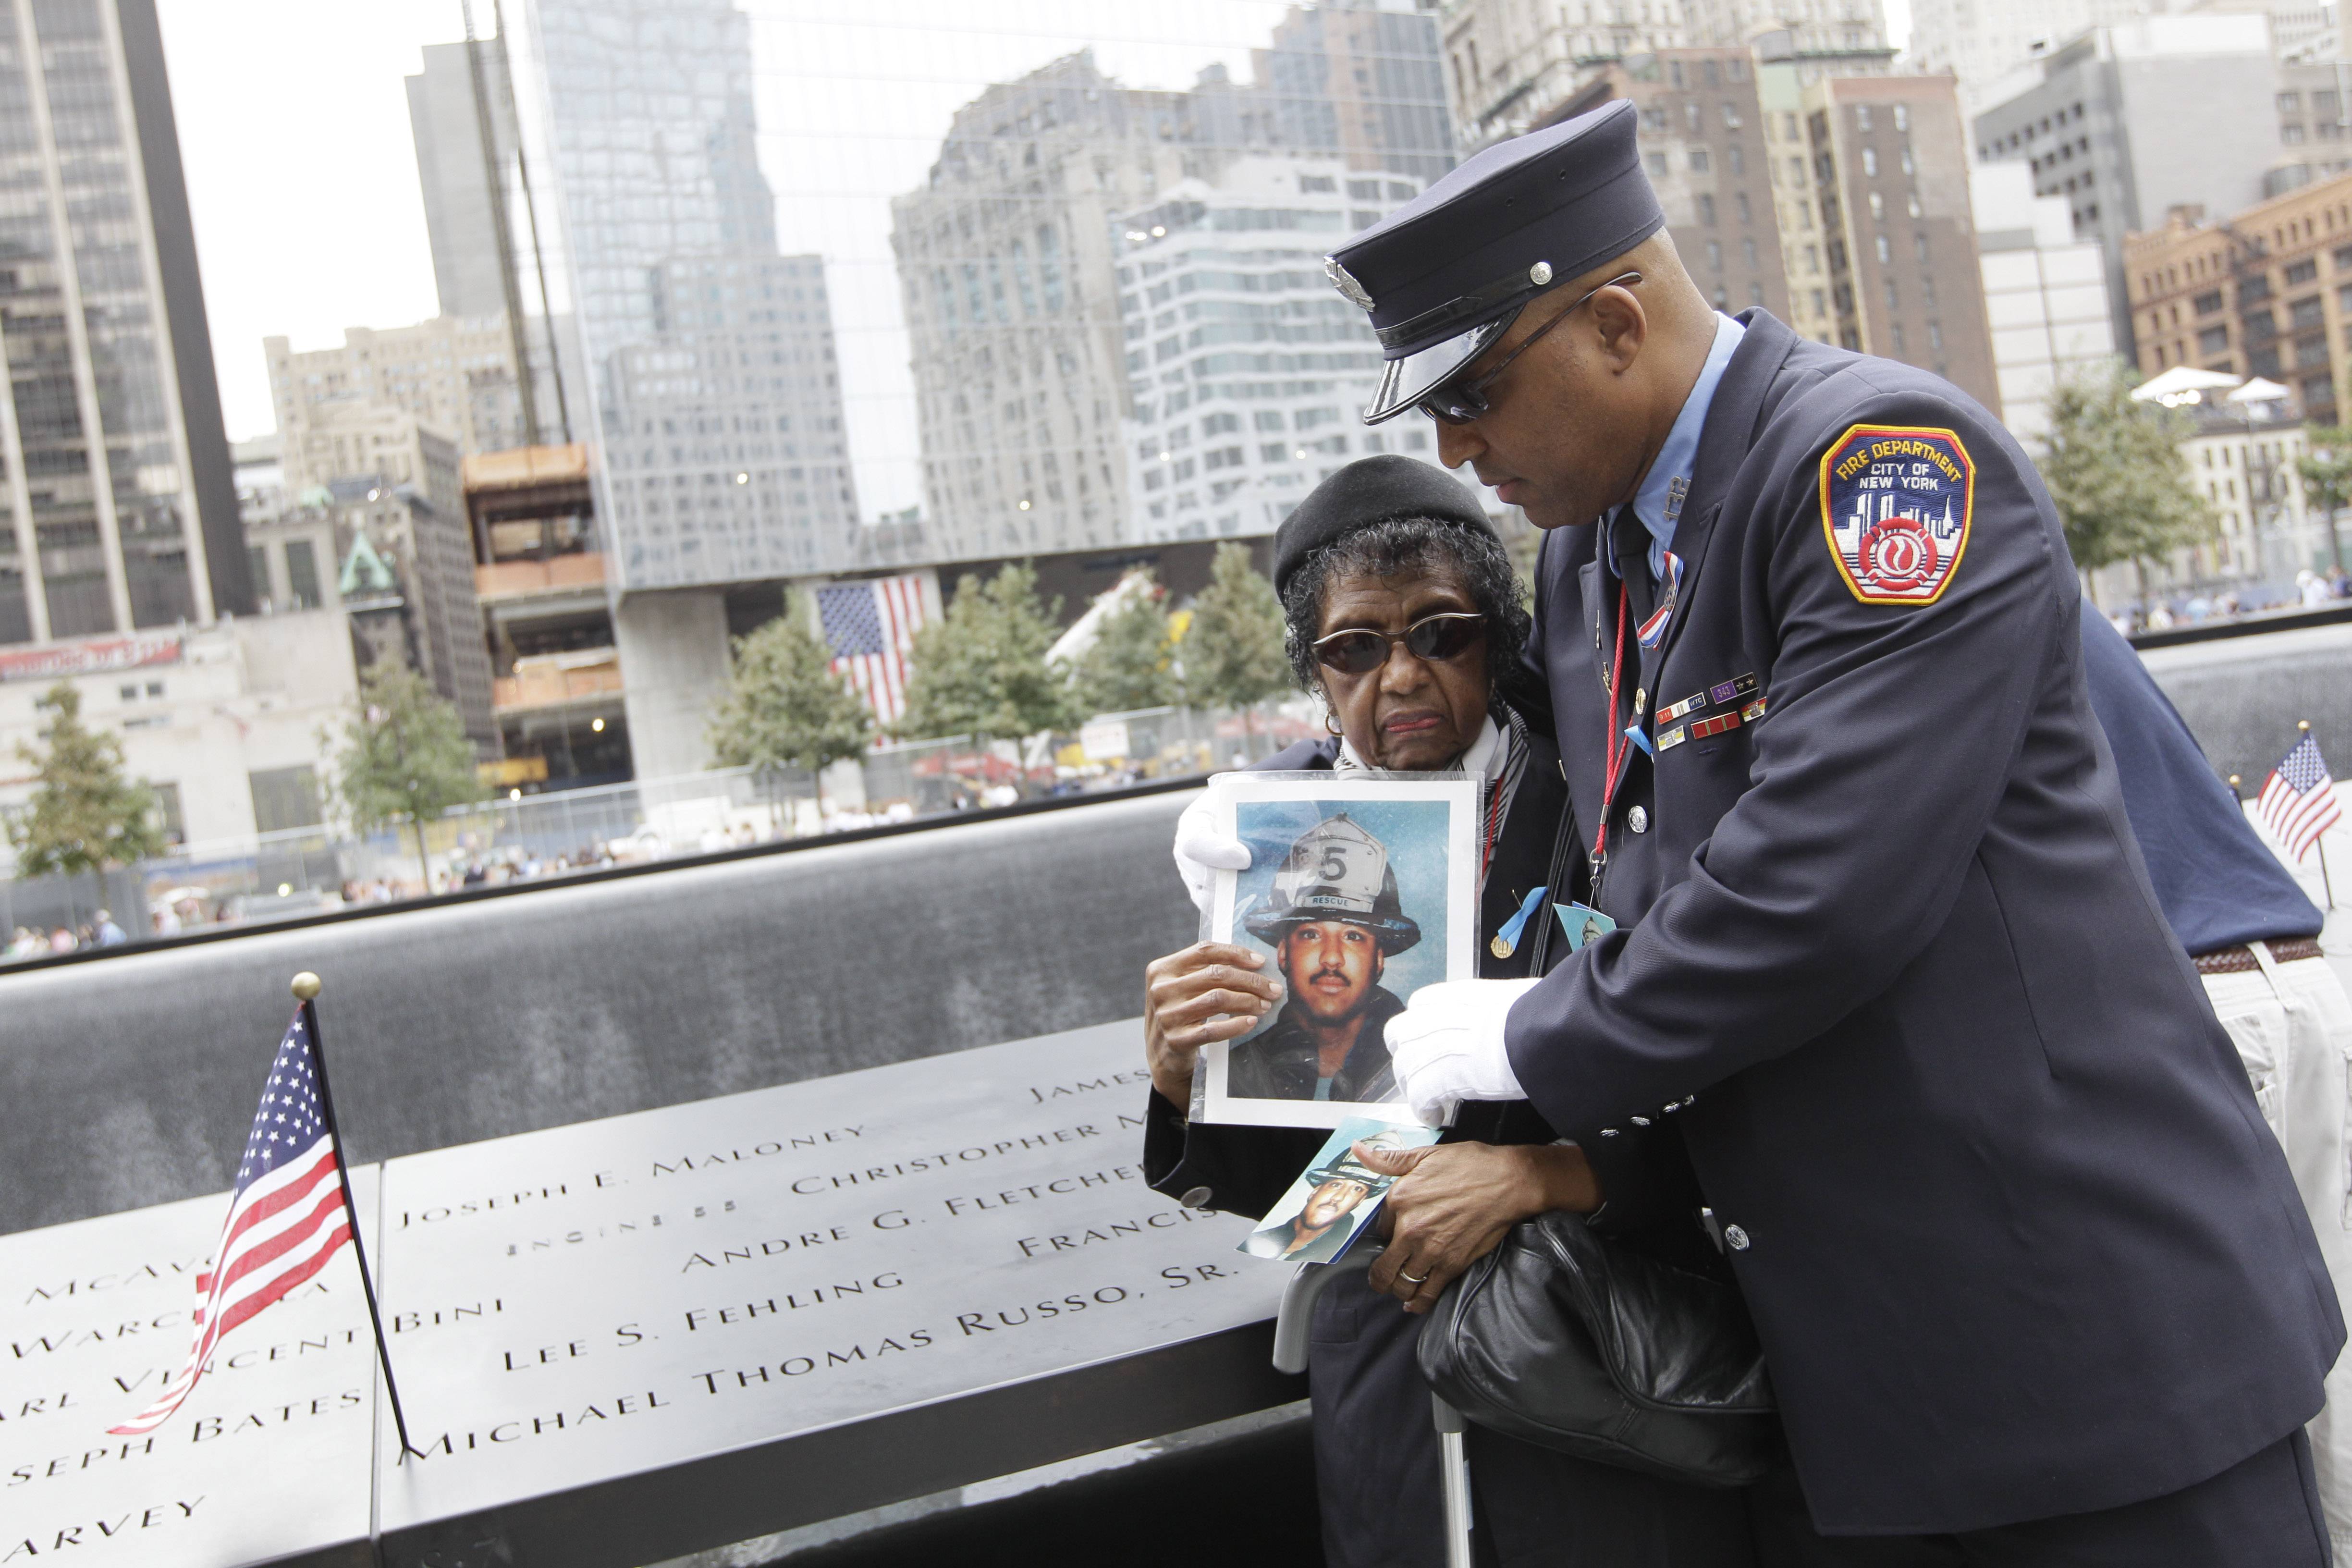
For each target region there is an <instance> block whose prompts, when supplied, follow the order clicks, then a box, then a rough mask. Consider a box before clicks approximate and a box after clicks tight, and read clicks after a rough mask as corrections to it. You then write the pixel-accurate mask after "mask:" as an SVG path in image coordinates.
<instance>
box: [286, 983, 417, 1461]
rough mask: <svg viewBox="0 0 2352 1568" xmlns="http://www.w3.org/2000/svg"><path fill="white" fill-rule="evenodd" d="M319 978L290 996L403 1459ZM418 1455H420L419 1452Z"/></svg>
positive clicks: (403, 1437) (402, 1421) (405, 1449)
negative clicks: (332, 1076)
mask: <svg viewBox="0 0 2352 1568" xmlns="http://www.w3.org/2000/svg"><path fill="white" fill-rule="evenodd" d="M320 989H322V985H321V983H320V979H319V977H318V976H317V975H315V974H313V973H310V971H309V970H307V969H306V970H304V971H303V972H302V973H299V974H298V975H296V976H295V977H294V995H295V998H296V1000H298V1001H299V1002H300V1003H301V1004H302V1026H303V1027H304V1028H306V1029H307V1030H309V1031H310V1059H311V1061H312V1062H313V1063H315V1064H316V1065H317V1067H318V1069H319V1108H320V1111H321V1112H322V1113H323V1120H324V1121H326V1123H327V1136H329V1137H330V1138H332V1139H333V1140H334V1141H335V1179H336V1180H337V1181H339V1182H341V1184H342V1188H343V1214H344V1215H345V1217H347V1218H348V1219H350V1221H351V1222H352V1253H353V1254H354V1255H355V1256H356V1257H357V1258H358V1260H359V1266H360V1289H361V1291H362V1293H363V1294H364V1295H365V1296H366V1297H367V1310H368V1321H369V1323H370V1324H372V1325H373V1327H374V1329H375V1354H376V1362H377V1364H378V1365H380V1366H382V1367H383V1391H384V1393H385V1394H387V1395H389V1396H390V1398H391V1400H392V1424H393V1426H394V1429H395V1430H397V1431H398V1432H399V1434H400V1457H401V1458H403V1459H406V1458H408V1456H409V1455H411V1454H415V1453H416V1452H417V1451H416V1449H415V1448H413V1447H410V1446H409V1442H408V1418H407V1417H406V1416H405V1415H402V1414H401V1411H400V1388H399V1385H398V1384H394V1382H393V1381H392V1350H391V1347H390V1346H388V1345H386V1344H385V1343H384V1342H383V1314H382V1313H381V1312H379V1311H377V1310H376V1305H375V1285H374V1282H373V1280H371V1279H369V1278H368V1266H367V1249H366V1248H365V1247H362V1246H361V1245H360V1230H361V1228H362V1227H361V1225H360V1209H359V1205H358V1204H357V1203H356V1202H354V1201H353V1200H352V1172H351V1161H350V1156H349V1152H348V1150H347V1149H346V1147H345V1145H344V1143H343V1131H342V1129H341V1127H338V1126H337V1125H336V1124H335V1097H334V1094H333V1092H332V1091H331V1089H329V1088H328V1086H327V1047H326V1042H325V1041H323V1040H322V1039H320V1036H319V992H320ZM418 1457H419V1458H423V1456H422V1455H421V1454H420V1455H418Z"/></svg>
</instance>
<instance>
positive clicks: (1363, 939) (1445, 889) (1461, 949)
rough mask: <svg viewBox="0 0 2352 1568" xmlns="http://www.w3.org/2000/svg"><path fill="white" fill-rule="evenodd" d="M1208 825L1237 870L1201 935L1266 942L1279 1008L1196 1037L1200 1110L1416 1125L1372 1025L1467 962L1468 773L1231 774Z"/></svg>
mask: <svg viewBox="0 0 2352 1568" xmlns="http://www.w3.org/2000/svg"><path fill="white" fill-rule="evenodd" d="M1214 798H1216V799H1217V801H1218V809H1219V810H1220V811H1222V812H1223V813H1224V814H1226V820H1225V821H1224V822H1223V824H1222V825H1221V826H1223V827H1224V828H1225V830H1226V831H1227V832H1228V833H1229V834H1231V836H1232V837H1235V838H1237V839H1239V840H1241V842H1242V843H1244V844H1245V845H1247V846H1248V847H1249V851H1250V868H1249V869H1248V870H1246V871H1220V872H1219V873H1217V878H1216V884H1215V888H1214V894H1215V896H1214V898H1213V900H1212V901H1211V903H1210V906H1209V913H1208V918H1207V921H1205V922H1204V923H1205V924H1206V926H1207V930H1206V931H1204V932H1203V934H1204V935H1205V936H1207V937H1208V938H1209V939H1210V940H1211V941H1214V942H1232V943H1234V944H1235V945H1237V946H1242V947H1250V948H1255V949H1256V950H1257V951H1258V952H1263V953H1265V954H1266V955H1267V957H1268V959H1269V960H1270V961H1271V967H1272V969H1273V970H1274V972H1275V973H1276V974H1277V975H1278V976H1279V978H1280V979H1281V981H1282V985H1283V993H1284V995H1283V1001H1282V1005H1280V1006H1278V1007H1276V1008H1275V1009H1274V1011H1272V1012H1271V1013H1268V1014H1267V1015H1266V1016H1265V1019H1264V1020H1263V1021H1262V1022H1261V1023H1260V1024H1259V1026H1257V1027H1256V1028H1255V1029H1254V1030H1252V1031H1251V1032H1250V1033H1249V1034H1247V1035H1245V1036H1244V1037H1242V1038H1240V1039H1237V1040H1231V1041H1224V1042H1220V1043H1217V1044H1213V1045H1211V1046H1209V1047H1206V1048H1205V1049H1204V1050H1202V1053H1201V1068H1202V1070H1201V1073H1200V1075H1199V1079H1198V1082H1199V1089H1198V1092H1197V1093H1196V1094H1195V1097H1194V1098H1195V1100H1196V1101H1197V1103H1196V1105H1195V1108H1194V1110H1193V1114H1194V1115H1195V1116H1196V1117H1198V1118H1199V1119H1200V1120H1202V1121H1212V1122H1218V1121H1223V1122H1242V1123H1246V1124H1249V1125H1253V1126H1261V1127H1324V1128H1336V1127H1338V1126H1339V1125H1340V1124H1341V1123H1342V1122H1345V1121H1349V1120H1351V1119H1355V1118H1364V1119H1369V1120H1372V1121H1383V1122H1389V1123H1393V1124H1402V1125H1407V1126H1412V1125H1417V1124H1418V1121H1419V1119H1418V1118H1416V1117H1415V1116H1414V1115H1413V1113H1412V1107H1411V1106H1409V1105H1407V1104H1405V1103H1404V1102H1403V1100H1401V1099H1400V1098H1399V1097H1398V1093H1397V1087H1396V1079H1395V1077H1394V1075H1393V1074H1392V1073H1391V1071H1390V1068H1389V1052H1388V1043H1387V1040H1386V1038H1385V1037H1384V1035H1383V1032H1382V1031H1383V1029H1384V1027H1385V1026H1386V1025H1387V1023H1388V1021H1389V1019H1391V1017H1394V1016H1396V1015H1397V1014H1398V1013H1399V1012H1401V1011H1402V1010H1403V1008H1404V1005H1405V1003H1406V1002H1407V1000H1409V999H1410V998H1411V997H1412V994H1413V993H1414V992H1415V991H1418V990H1420V989H1421V987H1423V986H1424V985H1429V984H1435V983H1436V982H1438V981H1442V980H1467V979H1470V978H1472V977H1474V976H1475V974H1476V973H1477V972H1478V968H1477V953H1476V942H1477V909H1478V905H1477V887H1478V859H1477V857H1478V821H1477V818H1478V793H1477V786H1476V784H1474V783H1473V782H1472V781H1470V780H1468V779H1466V778H1430V777H1426V776H1423V777H1416V778H1403V779H1400V778H1395V777H1392V776H1380V777H1368V778H1365V779H1363V780H1361V781H1360V782H1354V781H1350V780H1349V779H1348V778H1347V777H1345V776H1344V775H1335V774H1331V773H1271V774H1269V773H1241V774H1229V775H1227V776H1226V777H1225V779H1224V780H1223V783H1222V784H1220V786H1219V788H1218V790H1217V791H1216V792H1215V795H1214Z"/></svg>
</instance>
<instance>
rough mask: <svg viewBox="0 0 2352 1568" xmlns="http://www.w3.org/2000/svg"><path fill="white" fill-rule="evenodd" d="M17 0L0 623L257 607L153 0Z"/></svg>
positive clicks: (104, 627)
mask: <svg viewBox="0 0 2352 1568" xmlns="http://www.w3.org/2000/svg"><path fill="white" fill-rule="evenodd" d="M9 17H10V19H9V20H7V21H6V22H5V23H0V181H5V184H6V186H7V188H8V189H10V190H11V191H14V192H15V193H16V195H14V196H13V197H12V198H11V199H10V201H9V202H8V203H7V204H6V205H5V208H0V249H5V253H6V255H7V258H8V260H7V264H6V266H5V268H0V356H5V360H6V369H7V374H5V376H0V643H21V642H46V641H48V640H50V639H52V638H65V637H84V636H90V635H94V634H106V633H122V632H129V631H131V630H132V629H133V628H135V627H142V626H173V625H174V624H176V623H178V622H181V621H194V622H208V621H211V620H212V619H214V618H215V616H217V615H219V614H221V613H223V612H227V611H238V612H242V611H245V610H248V609H250V608H251V607H252V605H253V602H254V601H253V591H252V586H251V584H250V582H249V581H248V578H247V562H246V555H245V550H244V546H243V543H242V542H241V540H240V538H239V534H238V527H237V505H236V479H235V477H234V474H233V472H232V469H231V466H230V461H229V452H228V441H227V438H226V436H225V435H224V433H223V431H222V427H221V415H220V402H219V393H218V391H217V389H216V387H215V382H214V376H213V358H212V346H211V341H210V338H209V336H208V335H207V328H206V324H205V305H204V289H203V285H202V283H201V281H200V279H199V278H198V275H197V270H196V255H195V244H194V236H193V233H192V231H191V229H190V226H189V220H188V203H187V191H186V186H185V184H184V182H183V180H182V177H181V171H180V153H179V140H178V133H177V132H176V131H175V130H174V128H173V120H172V94H171V87H170V83H169V81H168V80H167V79H166V77H165V74H164V67H163V40H162V38H161V37H160V35H159V34H158V31H157V27H156V21H155V9H154V5H153V0H44V3H43V4H40V5H17V6H15V7H12V8H11V10H10V13H9ZM68 240H69V243H68Z"/></svg>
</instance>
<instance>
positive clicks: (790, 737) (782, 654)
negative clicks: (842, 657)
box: [710, 607, 874, 773]
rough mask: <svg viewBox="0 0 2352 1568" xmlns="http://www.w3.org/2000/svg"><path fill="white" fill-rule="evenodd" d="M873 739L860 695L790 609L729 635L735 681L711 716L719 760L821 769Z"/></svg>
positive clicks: (732, 763)
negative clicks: (733, 636)
mask: <svg viewBox="0 0 2352 1568" xmlns="http://www.w3.org/2000/svg"><path fill="white" fill-rule="evenodd" d="M873 738H874V715H873V713H872V712H871V711H870V710H868V709H867V708H866V700H865V699H864V698H863V697H861V696H859V695H858V693H857V689H856V687H855V686H852V685H851V684H850V683H849V678H848V677H847V676H845V675H842V674H840V673H838V672H837V671H835V669H834V668H832V658H831V656H830V655H829V654H828V653H827V652H826V650H825V647H824V643H822V642H820V641H818V640H817V638H816V637H815V635H814V633H812V632H811V631H810V630H809V629H808V627H807V626H806V625H805V624H804V623H803V622H802V621H801V620H800V619H799V618H798V617H797V616H794V615H793V613H792V611H791V609H790V608H789V607H788V608H787V609H786V611H785V613H784V614H783V615H782V616H779V617H778V618H777V619H775V620H772V621H770V622H769V623H768V624H767V625H766V626H761V628H760V629H759V630H758V631H755V632H753V633H752V634H751V636H750V637H737V638H736V639H735V674H734V679H733V680H732V681H731V682H730V685H729V686H728V689H727V693H726V695H725V696H723V697H721V698H720V699H719V702H718V704H717V706H716V707H715V708H714V709H713V710H712V711H711V715H710V752H711V755H712V757H713V758H715V759H716V760H717V762H718V763H719V766H721V767H729V768H740V767H754V768H806V769H807V770H808V771H809V772H811V773H822V772H823V771H824V768H825V766H826V765H827V764H828V763H836V762H839V761H840V760H841V759H842V758H844V757H854V756H856V755H858V754H859V753H860V752H864V751H865V750H866V742H869V741H871V740H872V739H873Z"/></svg>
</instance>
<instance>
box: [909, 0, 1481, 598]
mask: <svg viewBox="0 0 2352 1568" xmlns="http://www.w3.org/2000/svg"><path fill="white" fill-rule="evenodd" d="M1440 58H1441V57H1440V54H1439V49H1438V38H1437V26H1436V20H1435V18H1434V17H1433V16H1429V15H1427V14H1426V13H1425V12H1423V11H1422V10H1421V9H1420V8H1419V7H1417V6H1415V5H1412V4H1409V3H1408V0H1343V3H1340V4H1335V5H1322V6H1318V7H1314V8H1312V9H1307V8H1297V7H1294V8H1293V9H1291V10H1290V11H1289V12H1288V13H1287V14H1286V16H1285V18H1284V20H1283V21H1282V22H1281V23H1280V24H1279V25H1277V26H1276V29H1275V31H1274V35H1273V38H1272V42H1271V44H1270V46H1269V47H1267V48H1265V49H1262V50H1258V51H1255V72H1256V77H1257V79H1256V80H1255V81H1254V82H1253V83H1251V84H1249V85H1247V86H1239V85H1236V84H1234V83H1233V82H1231V81H1230V80H1229V79H1227V78H1226V75H1225V73H1224V72H1223V69H1222V68H1212V69H1210V70H1208V71H1204V72H1203V73H1202V78H1201V79H1200V82H1199V83H1198V85H1197V86H1196V87H1195V88H1194V89H1192V90H1191V91H1189V92H1165V91H1156V90H1143V89H1130V88H1126V87H1123V86H1121V85H1120V84H1119V83H1118V82H1116V81H1114V80H1112V79H1109V78H1108V77H1106V76H1104V75H1103V74H1102V72H1101V71H1100V70H1099V69H1098V68H1097V66H1096V64H1095V62H1094V59H1093V57H1092V55H1091V54H1089V53H1085V52H1081V53H1079V54H1075V55H1071V56H1068V57H1066V58H1062V59H1059V60H1055V61H1054V62H1053V63H1051V64H1049V65H1047V66H1045V67H1044V68H1041V69H1039V70H1036V71H1034V72H1032V73H1031V74H1030V75H1028V76H1026V77H1024V78H1022V79H1020V80H1019V81H1015V82H1008V83H1001V84H998V85H996V86H993V87H991V88H990V89H988V90H987V91H986V92H984V93H983V94H982V95H981V96H980V97H979V98H978V99H975V100H973V101H972V102H971V103H969V104H967V105H965V106H964V107H963V108H962V109H961V110H959V111H958V112H957V114H956V117H955V120H954V121H953V123H952V126H951V128H950V132H949V135H948V139H947V142H946V143H945V144H944V145H943V146H942V147H941V148H940V156H939V159H938V160H937V162H935V163H933V164H932V166H931V170H930V174H929V178H928V180H927V181H926V182H925V184H924V185H923V187H922V188H921V189H919V190H917V191H913V192H910V193H908V195H903V196H900V197H898V199H897V200H896V201H895V202H894V203H893V204H892V216H893V230H892V236H891V243H892V246H893V247H894V249H895V250H896V252H897V257H898V277H899V286H900V290H901V297H902V300H903V302H904V310H905V315H906V321H907V324H908V334H909V336H910V337H911V338H912V340H913V348H914V354H913V360H914V370H915V383H916V395H917V409H918V417H919V424H920V428H921V432H922V450H923V478H924V492H925V497H926V503H927V504H926V508H925V510H926V514H927V515H926V520H925V526H926V531H927V542H928V545H929V549H930V551H931V552H932V553H933V556H934V558H935V559H939V560H957V559H970V558H974V557H982V556H988V555H999V554H1014V553H1021V552H1032V551H1051V550H1076V549H1085V548H1088V547H1092V546H1099V545H1105V544H1109V543H1114V542H1118V541H1119V540H1121V539H1123V538H1125V537H1126V536H1127V531H1128V529H1129V527H1130V525H1131V524H1132V523H1133V521H1134V519H1135V500H1136V498H1135V497H1134V495H1133V494H1131V493H1130V491H1129V483H1128V480H1129V471H1128V470H1129V463H1128V458H1127V455H1126V448H1127V447H1128V445H1129V441H1128V436H1127V432H1126V429H1125V426H1126V423H1127V421H1128V420H1129V418H1130V417H1132V416H1133V414H1134V412H1135V411H1134V410H1133V408H1132V407H1131V406H1130V404H1129V377H1128V374H1127V371H1126V358H1127V351H1126V347H1125V344H1124V342H1123V341H1122V340H1123V333H1124V331H1125V330H1126V327H1125V322H1124V321H1123V320H1122V317H1121V313H1120V310H1119V307H1118V296H1119V293H1120V289H1119V287H1118V283H1117V281H1116V279H1115V278H1114V271H1115V265H1116V259H1115V257H1114V248H1113V247H1114V235H1115V234H1117V233H1119V232H1123V230H1121V229H1120V226H1119V219H1120V216H1121V215H1125V214H1131V213H1135V212H1139V211H1141V210H1142V209H1144V208H1147V207H1149V206H1150V205H1152V204H1153V203H1154V202H1155V201H1156V200H1157V199H1158V198H1159V197H1160V195H1161V194H1162V193H1163V192H1165V191H1167V190H1168V189H1170V188H1171V187H1172V186H1173V185H1174V184H1176V183H1177V182H1179V181H1180V180H1184V179H1195V180H1209V181H1213V180H1214V179H1215V178H1216V176H1217V175H1218V174H1219V173H1220V171H1221V170H1222V169H1223V167H1224V166H1225V165H1226V164H1228V163H1231V162H1232V161H1233V160H1234V159H1235V158H1237V157H1240V156H1242V155H1244V153H1300V154H1303V155H1307V156H1310V157H1311V156H1316V155H1321V156H1324V157H1330V158H1335V159H1336V160H1337V161H1338V162H1339V163H1340V164H1342V165H1343V166H1344V167H1345V168H1347V169H1349V170H1352V171H1354V172H1355V173H1356V174H1358V175H1360V176H1363V177H1366V178H1370V179H1371V180H1372V182H1373V183H1372V186H1371V188H1372V189H1373V190H1375V191H1380V190H1382V189H1384V181H1385V179H1386V178H1389V177H1393V178H1397V179H1401V180H1408V181H1412V182H1413V183H1415V184H1416V187H1417V186H1418V184H1425V183H1426V182H1427V181H1428V180H1429V179H1430V178H1433V177H1434V175H1435V174H1438V173H1441V172H1443V171H1444V169H1446V168H1449V167H1451V166H1452V164H1453V161H1454V154H1453V136H1452V132H1451V129H1450V125H1449V123H1448V121H1446V118H1445V114H1444V82H1443V79H1442V75H1441V72H1440V68H1439V61H1440ZM1384 199H1385V198H1378V199H1376V198H1369V197H1368V198H1365V199H1362V200H1360V201H1356V202H1352V203H1343V204H1341V205H1342V207H1343V209H1344V211H1343V221H1344V222H1345V223H1346V224H1347V226H1348V228H1349V229H1350V230H1352V229H1353V228H1357V227H1361V226H1364V225H1366V224H1369V223H1370V222H1372V221H1373V220H1374V219H1375V218H1376V217H1377V216H1379V214H1380V213H1381V212H1382V211H1385V210H1386V208H1385V206H1384V205H1382V201H1383V200H1384ZM1339 237H1344V233H1343V234H1342V235H1340V236H1336V237H1331V240H1330V243H1332V244H1336V243H1337V241H1338V238H1339ZM1326 248H1327V249H1328V245H1327V247H1326Z"/></svg>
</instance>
